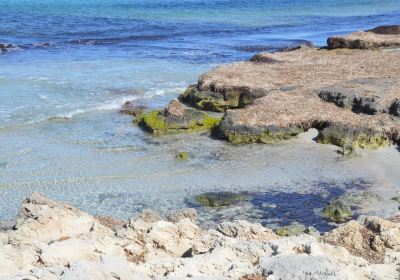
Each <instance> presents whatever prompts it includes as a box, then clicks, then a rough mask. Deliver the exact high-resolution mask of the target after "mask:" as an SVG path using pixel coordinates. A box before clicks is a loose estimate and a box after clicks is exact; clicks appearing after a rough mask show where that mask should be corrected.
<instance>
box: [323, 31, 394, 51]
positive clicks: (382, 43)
mask: <svg viewBox="0 0 400 280" xmlns="http://www.w3.org/2000/svg"><path fill="white" fill-rule="evenodd" d="M399 30H400V26H398V25H392V26H379V27H376V28H374V29H372V30H370V31H367V32H364V31H359V32H354V33H351V34H349V35H346V36H341V37H330V38H328V48H330V49H337V48H348V49H376V48H380V47H396V46H400V36H399V35H400V32H399Z"/></svg>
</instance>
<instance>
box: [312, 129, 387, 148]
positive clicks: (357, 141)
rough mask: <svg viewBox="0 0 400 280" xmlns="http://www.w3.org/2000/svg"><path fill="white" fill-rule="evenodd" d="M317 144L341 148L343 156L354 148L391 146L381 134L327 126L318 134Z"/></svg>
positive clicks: (365, 130)
mask: <svg viewBox="0 0 400 280" xmlns="http://www.w3.org/2000/svg"><path fill="white" fill-rule="evenodd" d="M317 142H318V143H321V144H332V145H336V146H339V147H342V149H343V154H345V155H348V154H351V153H352V152H353V150H354V148H356V147H358V148H362V149H377V148H380V147H385V146H389V145H390V144H391V141H390V139H388V137H387V136H385V135H382V133H378V132H374V131H373V130H369V129H363V128H353V127H348V126H329V127H327V128H325V129H322V130H321V131H320V132H319V134H318V137H317Z"/></svg>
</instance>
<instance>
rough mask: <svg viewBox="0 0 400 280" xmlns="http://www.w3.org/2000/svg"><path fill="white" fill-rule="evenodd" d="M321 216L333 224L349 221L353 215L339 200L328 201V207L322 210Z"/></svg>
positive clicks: (347, 206) (348, 207) (346, 205)
mask: <svg viewBox="0 0 400 280" xmlns="http://www.w3.org/2000/svg"><path fill="white" fill-rule="evenodd" d="M323 214H324V216H325V218H327V219H329V220H331V221H333V222H344V221H346V220H350V219H351V217H352V215H353V213H352V211H351V209H350V206H349V205H348V204H347V203H345V202H344V201H343V200H341V199H340V198H336V199H333V200H331V201H329V203H328V205H327V206H326V207H325V208H324V210H323Z"/></svg>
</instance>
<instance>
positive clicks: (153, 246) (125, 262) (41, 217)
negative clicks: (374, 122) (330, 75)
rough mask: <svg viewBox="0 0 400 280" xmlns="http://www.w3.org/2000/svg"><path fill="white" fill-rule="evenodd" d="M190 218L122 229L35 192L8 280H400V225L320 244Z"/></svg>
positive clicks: (1, 243) (7, 241)
mask: <svg viewBox="0 0 400 280" xmlns="http://www.w3.org/2000/svg"><path fill="white" fill-rule="evenodd" d="M195 218H196V214H195V211H193V210H190V209H186V210H183V211H181V212H178V213H176V214H174V215H173V214H169V216H168V220H169V221H164V220H161V219H160V217H159V215H158V214H157V213H155V212H152V211H145V212H144V213H143V214H142V215H141V216H139V217H134V218H132V219H131V220H130V221H129V222H123V221H118V220H114V219H112V218H106V217H101V218H98V217H93V216H91V215H89V214H87V213H84V212H81V211H79V210H78V209H76V208H74V207H71V206H69V205H67V204H64V203H59V202H56V201H52V200H50V199H47V198H46V197H44V196H42V195H40V194H38V193H34V194H33V195H32V196H31V197H29V198H28V199H26V200H25V201H24V203H23V204H22V207H21V211H20V213H19V216H18V221H17V224H16V226H15V227H14V228H13V229H8V230H7V231H3V232H0V279H7V280H10V279H41V280H50V279H51V280H53V279H69V280H70V279H96V280H101V279H186V278H191V279H247V280H248V279H270V280H272V279H282V280H286V279H287V280H289V279H321V280H322V279H349V280H350V279H396V277H398V276H399V272H398V269H397V267H398V265H400V261H399V260H400V224H399V221H397V222H396V221H394V220H393V221H389V220H384V219H381V218H377V217H372V216H371V217H367V218H366V219H365V221H364V222H363V223H362V224H360V223H358V222H356V221H351V222H349V223H346V224H343V225H341V226H340V227H339V228H337V229H335V230H333V231H331V232H328V233H327V234H325V235H324V236H323V237H321V240H319V239H318V238H316V237H313V236H311V235H306V234H301V235H298V236H291V237H283V238H282V237H279V236H277V235H276V234H274V233H273V231H272V230H270V229H267V228H264V227H263V226H261V225H260V224H251V223H249V222H246V221H235V222H225V223H222V224H220V225H219V226H218V227H217V228H216V229H208V230H204V229H201V228H199V227H198V226H197V225H196V224H195Z"/></svg>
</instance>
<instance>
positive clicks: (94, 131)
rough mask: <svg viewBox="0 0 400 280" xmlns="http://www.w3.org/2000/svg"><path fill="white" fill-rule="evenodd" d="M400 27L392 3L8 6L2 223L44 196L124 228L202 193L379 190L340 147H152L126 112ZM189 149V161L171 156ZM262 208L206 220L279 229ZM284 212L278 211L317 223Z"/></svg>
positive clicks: (201, 141) (0, 97)
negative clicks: (310, 48) (307, 46)
mask: <svg viewBox="0 0 400 280" xmlns="http://www.w3.org/2000/svg"><path fill="white" fill-rule="evenodd" d="M399 18H400V2H399V1H397V0H387V1H378V0H365V1H355V0H346V1H344V0H342V1H325V0H324V1H323V0H319V1H306V0H304V1H282V0H280V1H278V0H270V1H227V0H224V1H215V0H214V1H208V0H203V1H200V0H191V1H177V0H171V1H168V0H163V1H161V0H156V1H139V0H131V1H127V0H125V1H105V0H104V1H101V0H92V1H82V0H81V1H50V0H47V1H44V0H38V1H22V0H13V1H4V0H0V42H7V43H12V44H15V45H16V46H17V47H16V48H14V49H12V50H11V51H9V52H6V53H1V54H0V198H1V200H0V219H8V218H12V217H13V216H15V214H16V213H17V210H18V207H19V204H20V201H21V199H22V198H23V197H24V196H26V195H29V194H30V193H31V192H32V191H35V190H38V191H41V192H44V193H46V194H47V195H49V196H50V197H52V198H57V199H62V200H64V201H68V202H71V203H73V204H74V205H76V206H78V207H80V208H82V209H84V210H87V211H89V212H91V213H94V214H107V215H113V216H116V217H121V218H127V217H129V216H130V215H132V213H133V212H137V211H141V210H142V209H143V208H145V207H151V208H155V209H157V210H160V211H165V210H170V209H177V208H181V207H184V206H187V205H190V204H191V200H192V199H193V196H194V195H195V194H198V193H201V192H203V191H215V190H232V191H254V192H257V193H269V194H271V193H276V196H272V195H270V196H268V197H266V196H264V197H266V198H265V199H266V200H268V201H270V202H271V201H274V200H277V201H283V200H282V197H281V195H280V193H286V194H288V200H290V199H293V201H296V198H298V197H299V196H298V194H299V193H300V194H307V193H308V194H311V193H319V192H321V193H324V192H325V191H326V190H327V189H332V193H337V192H339V191H338V189H347V188H349V184H350V185H351V183H349V182H359V181H360V180H364V181H365V179H366V178H367V179H368V181H370V182H373V181H374V180H375V181H376V178H375V177H374V176H372V175H371V172H367V171H366V170H367V169H366V168H364V167H363V163H362V161H360V163H359V166H358V167H357V163H355V161H357V160H354V161H351V162H348V161H342V160H340V159H338V157H337V155H336V154H335V152H334V150H333V148H332V147H325V146H320V145H315V144H313V143H308V142H307V143H296V144H293V143H291V144H288V143H283V144H282V145H278V146H262V145H250V146H245V147H242V146H232V145H229V144H227V143H224V142H220V141H214V140H211V139H209V138H208V136H207V135H190V136H174V137H162V138H154V137H152V136H150V135H148V134H146V133H143V132H142V131H140V130H139V129H138V128H136V127H135V126H134V125H133V124H132V119H131V118H130V117H127V116H122V115H120V114H118V108H119V107H120V106H121V104H123V103H124V102H125V101H127V100H138V102H142V103H145V104H147V105H148V106H149V107H150V108H158V107H161V106H164V105H165V104H166V103H167V102H168V101H169V100H170V99H172V98H174V97H176V96H177V95H178V94H179V93H181V92H182V91H183V90H184V89H185V87H186V86H187V85H188V84H191V83H193V82H195V81H196V80H197V78H198V76H199V75H200V74H201V73H202V72H204V71H207V70H208V69H210V68H211V67H213V66H215V65H217V64H221V63H229V62H232V61H236V60H244V59H248V58H249V57H251V56H252V55H253V54H255V53H257V52H259V51H272V50H275V49H277V48H280V47H285V46H292V45H296V44H298V43H299V42H301V41H302V40H310V41H312V42H313V43H315V44H317V45H323V44H324V43H325V40H326V37H327V36H329V35H331V34H342V33H347V32H350V31H354V30H359V29H368V28H372V27H374V26H376V25H382V24H395V23H398V20H399ZM300 142H301V141H300ZM181 150H185V151H189V152H190V154H191V160H189V161H188V162H179V161H177V160H175V155H176V153H177V152H178V151H181ZM360 178H361V179H360ZM290 195H292V196H290ZM259 197H261V196H259ZM302 199H303V198H302ZM302 199H299V200H298V201H300V204H304V200H302ZM307 199H309V200H310V199H312V196H307ZM314 200H315V198H314ZM271 203H272V202H271ZM258 204H259V203H258V202H257V201H256V200H255V201H254V203H250V204H249V205H240V207H237V209H232V208H229V209H223V210H218V211H216V210H207V209H206V210H204V209H201V208H199V211H201V219H202V221H203V222H204V223H208V222H212V221H215V220H218V219H223V218H227V219H233V218H235V217H236V218H237V217H247V218H250V219H254V220H259V221H262V222H264V223H267V224H269V223H272V222H273V221H272V220H271V221H269V220H268V221H267V219H266V218H265V217H264V218H263V215H262V213H263V212H262V211H264V210H262V209H261V208H262V207H261V208H260V207H258V208H260V209H261V210H260V209H258V208H257V207H256V208H257V209H258V210H257V209H255V208H254V206H257V205H258ZM295 205H296V204H294V206H293V208H295V207H298V205H297V206H295ZM285 207H286V206H285ZM285 207H283V208H282V211H281V212H285V211H289V212H290V211H292V212H293V211H295V212H296V211H297V212H296V213H297V214H296V215H294V217H305V216H310V215H309V212H307V211H305V210H304V211H303V210H301V209H297V210H295V209H287V207H286V208H285ZM289 208H290V207H289ZM314 208H315V207H313V206H309V209H308V210H310V209H313V211H314V210H315V211H316V212H318V209H314ZM285 209H286V210H285ZM257 211H261V212H260V213H261V214H260V213H258V212H257ZM307 213H308V214H307ZM243 215H244V216H243ZM282 217H283V216H282V215H278V214H276V217H270V219H274V218H276V219H278V220H279V221H280V222H282V220H284V219H282ZM316 217H318V215H316ZM298 219H300V218H298ZM298 219H297V220H298ZM300 220H303V219H300ZM283 222H285V221H283ZM303 222H305V223H308V224H318V225H320V226H321V227H323V224H324V221H322V220H321V219H318V218H315V219H314V218H313V219H310V220H306V221H303Z"/></svg>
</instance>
